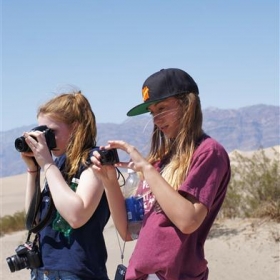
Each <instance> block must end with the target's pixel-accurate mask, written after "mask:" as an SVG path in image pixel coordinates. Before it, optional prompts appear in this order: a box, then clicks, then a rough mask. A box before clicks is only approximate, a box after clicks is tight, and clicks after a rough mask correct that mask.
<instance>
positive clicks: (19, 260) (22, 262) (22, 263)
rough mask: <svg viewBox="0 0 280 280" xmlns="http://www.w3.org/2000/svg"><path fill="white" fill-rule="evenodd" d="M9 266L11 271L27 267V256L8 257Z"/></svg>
mask: <svg viewBox="0 0 280 280" xmlns="http://www.w3.org/2000/svg"><path fill="white" fill-rule="evenodd" d="M6 261H7V263H8V266H9V268H10V271H11V272H15V271H17V270H21V269H23V268H26V267H27V258H26V257H19V256H17V255H14V256H11V257H9V258H6Z"/></svg>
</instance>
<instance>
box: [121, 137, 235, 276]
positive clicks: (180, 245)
mask: <svg viewBox="0 0 280 280" xmlns="http://www.w3.org/2000/svg"><path fill="white" fill-rule="evenodd" d="M156 166H157V165H156ZM229 179H230V162H229V157H228V154H227V152H226V151H225V149H224V148H223V147H222V146H221V145H220V144H219V143H218V142H217V141H215V140H214V139H212V138H210V137H209V136H206V135H205V136H204V137H203V139H202V141H201V142H200V144H199V145H198V147H197V149H196V151H195V153H194V155H193V159H192V163H191V167H190V171H189V173H188V176H187V177H186V179H185V181H184V182H183V184H182V185H181V186H180V187H179V192H180V193H181V194H182V195H183V196H184V194H186V193H188V194H191V195H193V196H194V197H196V198H197V199H198V200H199V201H200V202H201V203H202V204H204V205H205V206H206V207H207V209H208V214H207V216H206V218H205V220H204V221H203V223H202V225H201V226H200V227H199V228H198V229H197V230H196V231H195V232H193V233H192V234H183V233H182V232H181V231H180V230H178V229H177V228H176V226H175V225H174V224H173V223H172V222H171V221H170V220H169V219H168V217H167V216H166V215H165V213H164V212H163V211H162V210H161V208H160V206H159V205H158V204H157V203H156V201H155V198H154V196H153V194H152V193H151V192H150V190H149V186H148V185H147V184H146V183H145V181H144V182H143V184H142V185H141V190H139V192H141V193H142V194H144V204H145V213H146V214H145V217H144V220H143V226H142V229H141V231H140V235H139V238H138V240H137V243H136V245H135V249H134V252H133V253H132V256H131V258H130V260H129V265H128V269H127V273H126V279H129V280H132V279H146V277H147V275H148V274H153V273H156V275H157V276H158V278H159V279H164V280H178V279H184V280H206V279H207V277H208V268H207V261H206V259H205V257H204V242H205V240H206V238H207V235H208V233H209V230H210V228H211V226H212V224H213V222H214V219H215V218H216V216H217V214H218V212H219V210H220V208H221V205H222V203H223V201H224V198H225V194H226V189H227V185H228V183H229ZM174 207H176V205H175V204H174Z"/></svg>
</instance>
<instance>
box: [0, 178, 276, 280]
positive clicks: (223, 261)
mask: <svg viewBox="0 0 280 280" xmlns="http://www.w3.org/2000/svg"><path fill="white" fill-rule="evenodd" d="M25 176H26V175H25V174H23V175H18V176H13V177H7V178H0V182H1V185H0V187H1V188H0V202H1V216H2V217H3V216H4V215H12V214H14V213H15V212H16V211H22V210H23V205H24V188H25V179H26V177H25ZM104 236H105V240H106V244H107V248H108V261H107V268H108V273H109V277H110V278H111V279H114V273H115V270H116V267H117V264H118V263H120V249H119V243H118V239H117V236H116V231H115V228H114V226H113V223H112V221H111V220H110V221H109V223H108V224H107V226H106V228H105V231H104ZM25 237H26V231H21V232H16V233H13V234H7V235H5V236H3V237H1V238H0V252H1V253H0V256H1V262H0V269H1V270H0V279H5V280H6V279H9V280H13V279H29V271H28V270H26V269H22V270H20V271H16V272H14V273H11V272H10V270H9V268H8V265H7V262H6V257H10V256H12V255H14V254H15V248H16V247H17V246H18V245H19V244H22V243H24V241H25ZM279 241H280V224H277V223H272V222H271V221H261V220H240V219H236V220H220V221H218V222H217V223H215V225H214V227H213V229H212V231H211V234H210V236H209V238H208V240H207V242H206V244H205V254H206V258H207V260H208V262H209V269H210V275H209V280H236V279H238V280H248V279H249V280H251V279H252V280H279V279H280V274H279V273H280V272H279V267H280V257H279V252H280V250H279V245H280V243H279ZM120 242H121V246H122V245H123V243H122V241H120ZM133 247H134V242H129V243H127V244H126V246H125V259H124V263H125V264H127V262H128V259H129V256H130V254H131V252H132V250H133Z"/></svg>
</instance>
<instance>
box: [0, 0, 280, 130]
mask: <svg viewBox="0 0 280 280" xmlns="http://www.w3.org/2000/svg"><path fill="white" fill-rule="evenodd" d="M169 67H176V68H182V69H183V70H185V71H187V72H188V73H189V74H190V75H191V76H192V77H193V78H194V79H195V80H196V82H197V84H198V86H199V89H200V96H201V102H202V107H203V108H204V109H205V108H208V107H217V108H220V109H229V108H232V109H238V108H241V107H245V106H251V105H256V104H268V105H279V1H278V0H226V1H225V0H211V1H207V0H203V1H200V0H197V1H195V0H192V1H191V0H141V1H140V0H138V1H137V0H115V1H112V0H110V1H106V0H103V1H102V0H99V1H97V0H80V1H79V0H45V1H43V0H41V1H38V0H32V1H31V0H24V1H23V0H2V70H1V71H2V73H1V77H2V88H1V127H0V130H1V131H6V130H9V129H13V128H16V127H20V126H22V125H30V124H33V123H36V111H37V107H38V106H39V105H40V104H41V103H44V102H45V101H47V100H48V99H49V98H51V97H53V96H54V94H56V93H61V92H63V91H68V90H69V89H71V85H72V86H75V87H77V88H79V89H81V90H82V92H83V93H84V94H85V95H86V97H87V98H88V99H89V101H90V102H91V105H92V108H93V111H94V112H95V115H96V118H97V122H98V123H104V122H114V123H121V122H123V121H125V120H126V119H127V116H126V113H127V111H128V110H129V109H130V108H131V107H133V106H135V105H137V104H139V103H141V102H142V97H141V87H142V84H143V82H144V80H145V79H146V78H147V77H148V76H150V75H151V74H153V73H154V72H156V71H158V70H160V69H162V68H169Z"/></svg>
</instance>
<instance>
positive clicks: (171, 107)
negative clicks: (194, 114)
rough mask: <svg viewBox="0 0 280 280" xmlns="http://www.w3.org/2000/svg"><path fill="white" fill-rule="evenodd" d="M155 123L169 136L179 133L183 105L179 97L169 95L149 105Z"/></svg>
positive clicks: (172, 136) (173, 136)
mask: <svg viewBox="0 0 280 280" xmlns="http://www.w3.org/2000/svg"><path fill="white" fill-rule="evenodd" d="M148 109H149V111H150V113H151V115H152V116H153V119H154V124H155V125H156V126H157V127H158V128H159V130H161V131H162V132H163V133H164V135H165V136H166V137H168V138H175V137H176V136H177V134H178V128H179V119H180V117H181V107H180V104H179V101H178V99H177V98H174V97H169V98H167V99H164V100H163V101H160V102H158V103H155V104H152V105H150V106H149V108H148Z"/></svg>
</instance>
